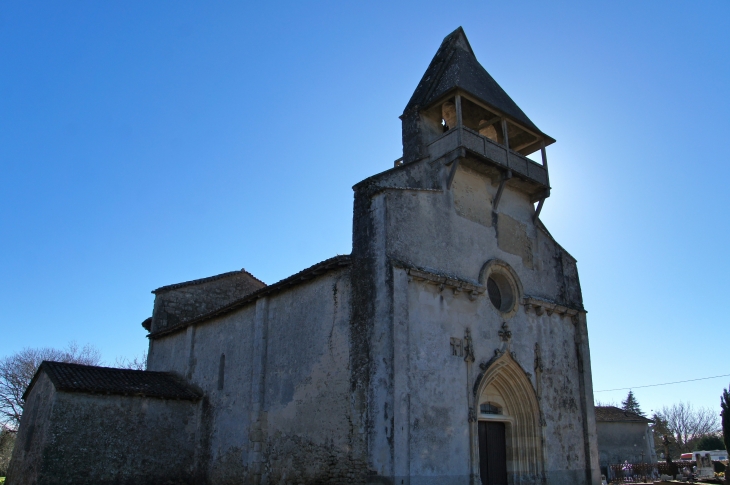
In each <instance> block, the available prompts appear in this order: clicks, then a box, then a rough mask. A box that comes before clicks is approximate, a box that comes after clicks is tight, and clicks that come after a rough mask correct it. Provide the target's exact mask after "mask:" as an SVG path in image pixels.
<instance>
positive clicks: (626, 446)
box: [596, 406, 657, 467]
mask: <svg viewBox="0 0 730 485" xmlns="http://www.w3.org/2000/svg"><path fill="white" fill-rule="evenodd" d="M651 423H653V421H652V420H651V419H648V418H646V417H645V416H642V415H640V414H636V413H633V412H631V411H624V410H623V409H621V408H618V407H616V406H596V431H597V433H598V455H599V462H600V465H601V467H607V466H608V465H615V464H618V463H624V462H627V461H628V462H629V463H656V462H657V455H656V450H655V448H654V433H653V431H652V430H651V427H650V426H649V425H650V424H651Z"/></svg>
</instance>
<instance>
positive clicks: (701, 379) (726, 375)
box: [593, 374, 730, 393]
mask: <svg viewBox="0 0 730 485" xmlns="http://www.w3.org/2000/svg"><path fill="white" fill-rule="evenodd" d="M728 376H730V374H723V375H721V376H712V377H700V378H699V379H687V380H686V381H676V382H665V383H663V384H649V385H647V386H634V387H621V388H619V389H603V390H602V391H593V392H594V393H595V392H608V391H625V390H627V389H629V390H630V389H641V388H642V387H656V386H668V385H670V384H681V383H683V382H693V381H705V380H707V379H717V378H718V377H728Z"/></svg>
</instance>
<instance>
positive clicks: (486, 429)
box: [479, 421, 507, 485]
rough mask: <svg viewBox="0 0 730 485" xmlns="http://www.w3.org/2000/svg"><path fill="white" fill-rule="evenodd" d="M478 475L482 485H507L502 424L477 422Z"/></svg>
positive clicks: (505, 452)
mask: <svg viewBox="0 0 730 485" xmlns="http://www.w3.org/2000/svg"><path fill="white" fill-rule="evenodd" d="M479 474H480V475H481V477H482V485H507V439H506V435H505V425H504V423H496V422H491V421H479Z"/></svg>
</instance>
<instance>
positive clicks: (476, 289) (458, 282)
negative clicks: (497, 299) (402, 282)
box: [391, 258, 486, 300]
mask: <svg viewBox="0 0 730 485" xmlns="http://www.w3.org/2000/svg"><path fill="white" fill-rule="evenodd" d="M391 262H392V263H393V265H394V266H397V267H400V268H403V269H405V270H406V273H408V277H409V278H410V279H413V280H415V281H422V282H425V283H428V284H432V285H436V286H438V287H439V290H441V291H443V290H444V289H446V288H448V289H450V290H452V291H453V292H454V294H457V293H461V292H462V291H463V292H465V293H467V294H468V295H469V298H470V299H472V300H473V299H474V298H476V297H477V295H481V294H483V293H484V291H485V290H486V288H485V287H484V286H481V285H478V284H474V283H473V282H470V281H467V280H465V279H462V278H458V277H456V276H453V275H448V274H445V273H441V272H438V271H433V270H428V269H425V268H419V267H417V266H415V265H413V264H411V263H407V262H404V261H400V260H397V259H394V258H391Z"/></svg>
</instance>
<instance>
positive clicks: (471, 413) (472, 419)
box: [469, 407, 477, 423]
mask: <svg viewBox="0 0 730 485" xmlns="http://www.w3.org/2000/svg"><path fill="white" fill-rule="evenodd" d="M469 422H470V423H476V422H477V412H476V411H475V410H474V408H473V407H470V408H469Z"/></svg>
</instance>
